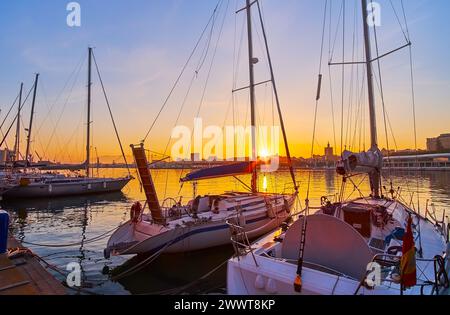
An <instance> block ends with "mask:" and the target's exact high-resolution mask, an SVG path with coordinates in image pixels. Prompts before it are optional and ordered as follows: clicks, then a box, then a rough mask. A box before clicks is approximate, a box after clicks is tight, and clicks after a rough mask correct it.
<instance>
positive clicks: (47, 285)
mask: <svg viewBox="0 0 450 315" xmlns="http://www.w3.org/2000/svg"><path fill="white" fill-rule="evenodd" d="M16 247H22V246H20V244H19V243H18V242H17V241H16V240H15V239H14V238H13V237H12V236H10V237H9V239H8V248H16ZM65 294H66V289H65V288H64V286H63V285H62V283H61V282H59V281H58V280H56V279H55V278H54V277H53V276H52V275H51V274H50V273H49V272H48V271H47V270H45V268H44V267H43V266H42V265H41V264H40V263H39V261H38V260H37V259H36V258H35V257H20V258H17V259H9V258H8V257H7V255H6V254H2V255H0V295H65Z"/></svg>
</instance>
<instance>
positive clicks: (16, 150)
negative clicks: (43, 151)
mask: <svg viewBox="0 0 450 315" xmlns="http://www.w3.org/2000/svg"><path fill="white" fill-rule="evenodd" d="M22 91H23V83H21V84H20V92H19V106H18V107H17V127H16V141H15V143H14V161H16V162H17V161H18V160H19V156H20V106H22Z"/></svg>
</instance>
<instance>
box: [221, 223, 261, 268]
mask: <svg viewBox="0 0 450 315" xmlns="http://www.w3.org/2000/svg"><path fill="white" fill-rule="evenodd" d="M238 220H239V219H238V218H237V219H235V218H233V219H228V220H227V221H226V223H227V225H228V227H229V229H230V234H231V237H230V240H231V244H232V245H233V249H234V253H235V256H236V257H237V259H238V260H240V257H241V256H245V255H247V254H248V253H250V254H251V255H252V257H253V260H254V262H255V265H256V266H258V262H257V261H256V258H255V255H254V253H253V248H252V246H251V243H250V240H249V238H248V235H247V232H246V231H245V228H244V227H242V226H241V225H239V223H238V222H237V221H238Z"/></svg>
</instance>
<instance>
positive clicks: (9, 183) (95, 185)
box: [0, 48, 133, 199]
mask: <svg viewBox="0 0 450 315" xmlns="http://www.w3.org/2000/svg"><path fill="white" fill-rule="evenodd" d="M92 59H93V51H92V48H89V50H88V89H87V94H88V98H87V99H88V104H87V132H86V141H87V142H86V143H87V145H86V161H85V162H84V163H83V165H82V167H84V168H85V171H86V176H80V175H76V176H67V175H65V174H59V173H45V172H40V171H39V170H38V169H36V167H34V168H32V167H31V166H32V163H31V162H30V160H29V157H30V154H29V152H30V141H31V130H32V127H33V114H34V106H35V101H36V91H37V86H38V80H39V74H36V79H35V82H34V92H33V100H32V109H31V118H30V125H29V127H28V129H27V132H28V136H27V147H26V153H25V157H26V159H25V161H23V166H22V167H14V165H13V167H12V168H11V169H10V170H5V171H4V173H3V175H2V176H1V178H0V180H1V186H2V188H1V190H0V193H1V196H2V198H6V199H8V198H11V199H16V198H50V197H59V196H72V195H84V194H101V193H109V192H117V191H121V190H122V189H123V188H124V187H125V186H126V185H127V184H128V183H129V181H130V180H132V179H133V177H132V176H131V174H130V173H128V176H124V177H120V178H106V177H105V178H101V177H93V176H91V173H92V172H91V167H90V160H91V159H90V151H91V145H90V140H91V127H90V126H91V124H92V121H91V86H92ZM96 66H97V64H96ZM97 71H98V68H97ZM98 75H99V77H100V72H99V71H98ZM102 87H103V83H102ZM105 96H106V93H105ZM21 98H22V86H21V89H20V95H19V111H18V115H17V117H16V120H17V135H16V148H15V155H16V158H17V157H18V156H19V144H18V143H19V142H18V135H19V130H20V127H19V123H20V110H21V108H22V107H23V103H22V101H21ZM108 106H109V103H108ZM110 113H111V112H110ZM111 118H112V113H111ZM113 124H114V127H115V123H114V120H113ZM10 129H11V128H10ZM115 130H116V135H117V138H118V139H119V145H120V146H122V145H121V142H120V138H119V135H118V133H117V129H115ZM5 137H6V136H5ZM121 149H122V148H121ZM122 152H123V149H122ZM123 156H124V160H125V162H126V158H125V155H124V154H123ZM14 164H17V163H14Z"/></svg>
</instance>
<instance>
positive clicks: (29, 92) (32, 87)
mask: <svg viewBox="0 0 450 315" xmlns="http://www.w3.org/2000/svg"><path fill="white" fill-rule="evenodd" d="M34 86H35V84H33V85H32V86H31V88H30V90H29V91H28V94H27V96H26V97H25V100H24V101H23V102H22V105H21V106H19V107H20V112H21V111H22V109H23V107H24V106H25V103H26V102H27V100H28V98H29V97H30V95H31V92H32V91H33V89H34ZM16 101H17V100H16ZM16 101H15V102H14V103H16ZM13 106H14V105H13ZM13 106H12V107H13ZM6 118H7V117H5V119H4V120H3V122H2V124H1V125H0V128H1V127H3V124H4V123H5V121H6ZM17 119H18V114H16V116H15V118H14V120H13V121H12V122H11V124H10V126H9V128H8V130H7V131H6V133H5V135H4V136H3V139H2V141H1V142H0V147H1V146H2V145H3V144H4V143H5V141H6V138H7V137H8V135H9V133H10V131H11V128H12V127H13V126H14V124H15V123H16V120H17Z"/></svg>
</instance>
